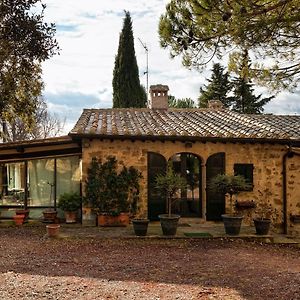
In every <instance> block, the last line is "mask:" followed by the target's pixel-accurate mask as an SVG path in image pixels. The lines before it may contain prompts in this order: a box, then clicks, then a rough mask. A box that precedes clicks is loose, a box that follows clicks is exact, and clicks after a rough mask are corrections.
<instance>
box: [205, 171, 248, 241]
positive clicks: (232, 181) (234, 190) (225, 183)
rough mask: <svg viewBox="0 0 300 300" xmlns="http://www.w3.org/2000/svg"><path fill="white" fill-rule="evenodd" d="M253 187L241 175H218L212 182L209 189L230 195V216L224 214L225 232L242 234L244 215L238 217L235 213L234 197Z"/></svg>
mask: <svg viewBox="0 0 300 300" xmlns="http://www.w3.org/2000/svg"><path fill="white" fill-rule="evenodd" d="M250 186H251V185H250V184H249V183H248V182H247V181H246V179H245V178H244V177H243V176H241V175H226V174H218V175H217V176H215V177H214V178H212V180H211V181H210V183H209V185H208V188H209V189H212V190H217V191H219V192H220V193H223V194H224V195H226V194H227V195H229V201H230V203H229V207H230V211H229V213H228V214H223V215H222V219H223V222H224V227H225V232H226V234H229V235H238V234H239V233H240V229H241V224H242V220H243V216H242V215H237V214H235V213H234V211H233V195H237V194H238V193H239V192H241V191H245V190H249V187H250Z"/></svg>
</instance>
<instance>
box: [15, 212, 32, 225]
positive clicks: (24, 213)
mask: <svg viewBox="0 0 300 300" xmlns="http://www.w3.org/2000/svg"><path fill="white" fill-rule="evenodd" d="M29 212H30V211H29V209H17V210H16V215H24V223H27V222H28V219H29Z"/></svg>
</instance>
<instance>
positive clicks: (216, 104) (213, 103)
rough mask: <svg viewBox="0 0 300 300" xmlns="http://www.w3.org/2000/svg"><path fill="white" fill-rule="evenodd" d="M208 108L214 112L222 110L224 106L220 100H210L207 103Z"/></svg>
mask: <svg viewBox="0 0 300 300" xmlns="http://www.w3.org/2000/svg"><path fill="white" fill-rule="evenodd" d="M207 107H208V108H210V109H214V110H222V109H223V108H224V105H223V103H222V101H220V100H209V101H208V103H207Z"/></svg>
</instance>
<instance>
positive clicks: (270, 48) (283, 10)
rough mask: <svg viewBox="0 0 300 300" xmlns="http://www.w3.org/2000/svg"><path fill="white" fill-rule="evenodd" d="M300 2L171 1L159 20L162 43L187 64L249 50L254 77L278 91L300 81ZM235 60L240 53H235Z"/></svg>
mask: <svg viewBox="0 0 300 300" xmlns="http://www.w3.org/2000/svg"><path fill="white" fill-rule="evenodd" d="M299 25H300V1H299V0H269V1H263V0H254V1H248V0H240V1H232V0H226V1H223V0H171V1H170V2H169V4H167V6H166V12H165V14H163V15H162V16H161V19H160V24H159V35H160V43H161V45H162V47H164V48H169V49H170V53H171V56H173V57H174V56H177V55H182V59H183V64H184V65H185V66H187V67H195V68H200V69H201V68H202V67H205V66H206V65H207V63H209V62H210V61H211V60H212V58H213V57H217V58H219V59H221V58H222V56H223V55H224V53H228V52H230V53H241V52H242V51H243V50H245V49H247V50H248V51H249V54H250V55H251V59H252V61H253V64H252V69H251V72H250V75H251V77H252V78H254V79H256V80H258V81H259V82H260V83H261V84H265V85H268V86H269V87H271V88H273V89H282V88H293V87H295V86H296V84H297V83H298V82H299V80H300V51H299V49H300V26H299ZM234 57H235V58H236V55H234Z"/></svg>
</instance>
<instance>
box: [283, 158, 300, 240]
mask: <svg viewBox="0 0 300 300" xmlns="http://www.w3.org/2000/svg"><path fill="white" fill-rule="evenodd" d="M286 179H287V215H288V221H289V223H288V233H290V234H293V235H295V234H298V235H300V223H299V222H300V219H299V218H297V220H295V216H299V217H300V156H299V155H294V156H293V157H291V158H288V159H287V178H286ZM293 220H294V221H293Z"/></svg>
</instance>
